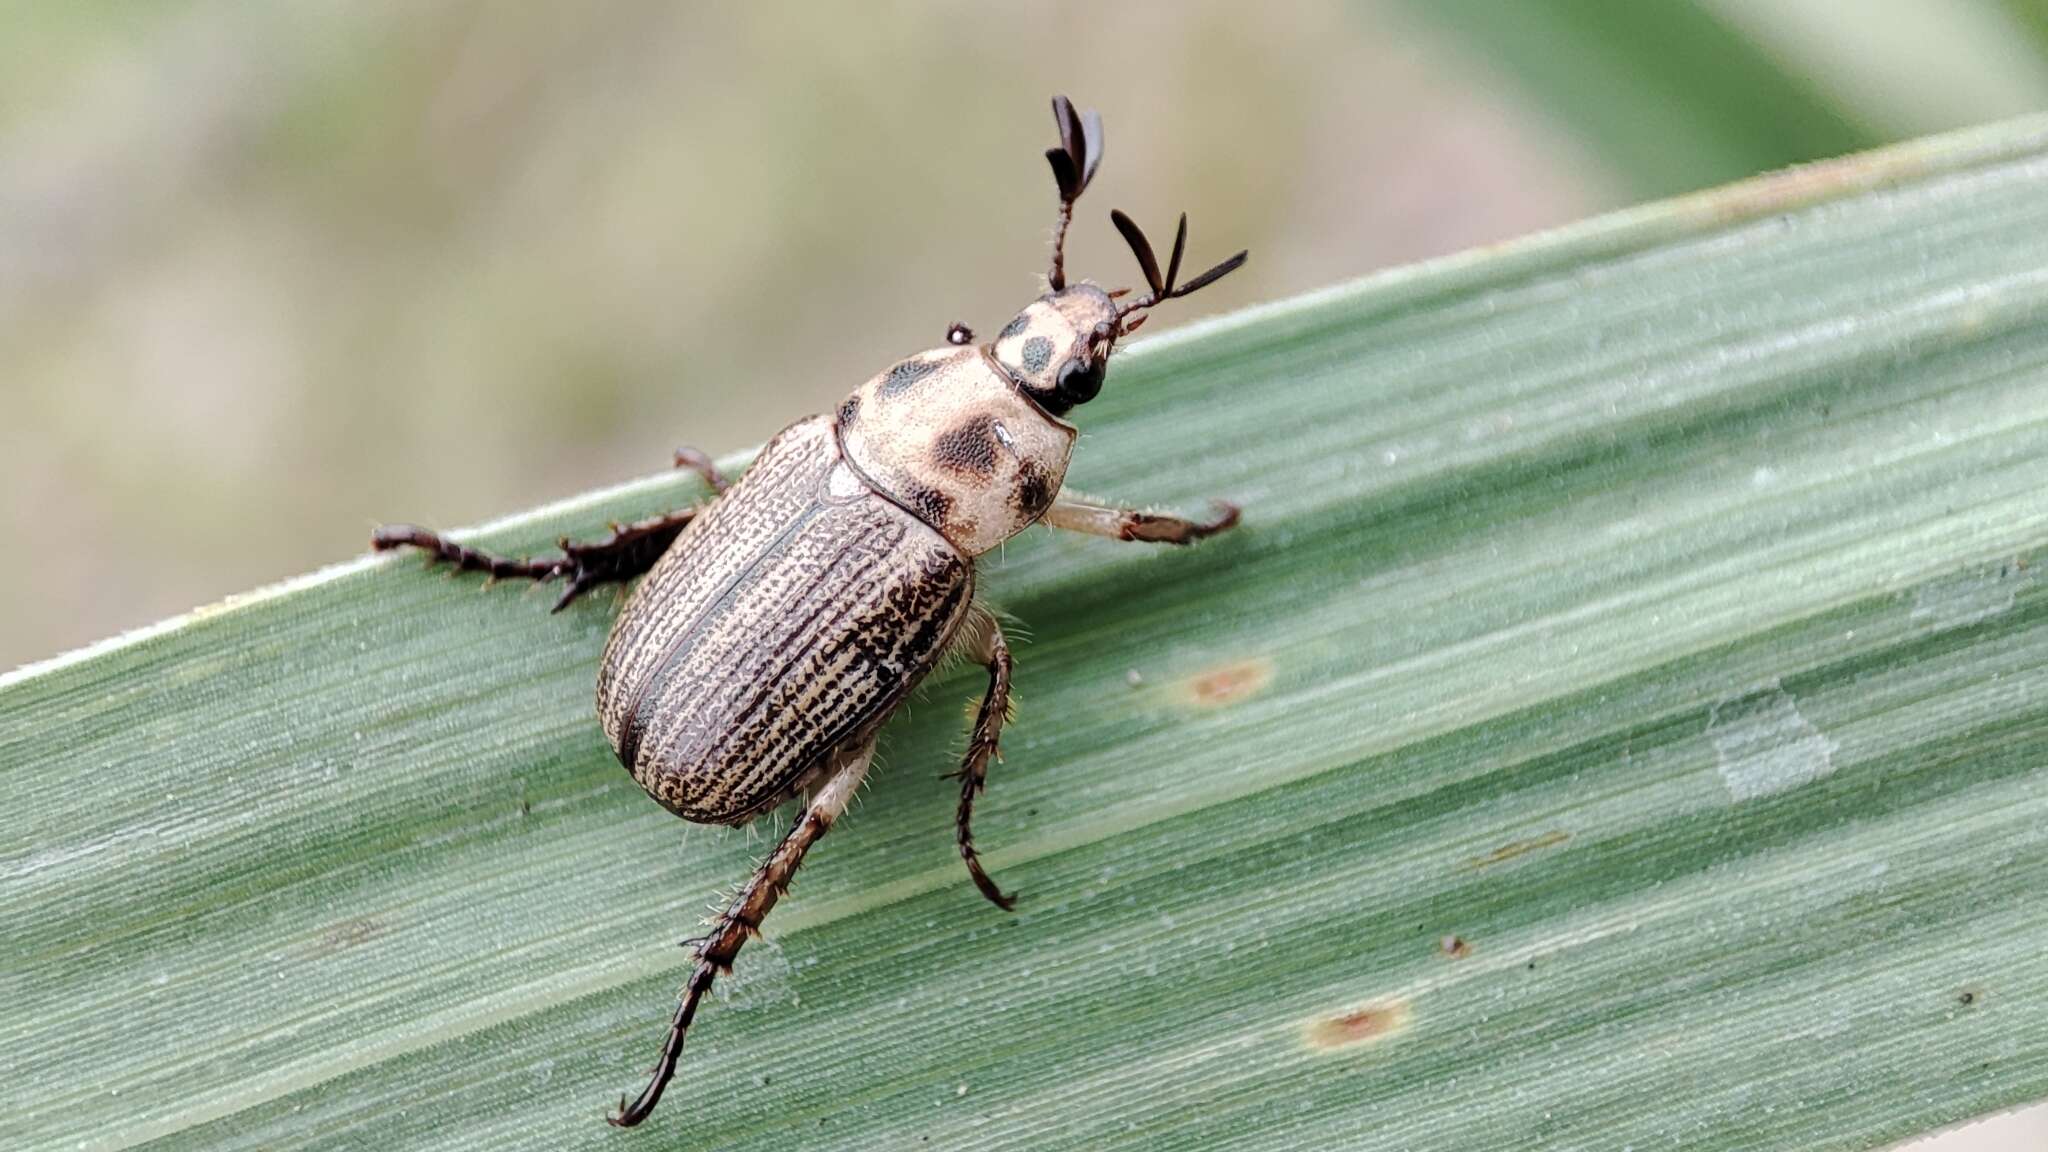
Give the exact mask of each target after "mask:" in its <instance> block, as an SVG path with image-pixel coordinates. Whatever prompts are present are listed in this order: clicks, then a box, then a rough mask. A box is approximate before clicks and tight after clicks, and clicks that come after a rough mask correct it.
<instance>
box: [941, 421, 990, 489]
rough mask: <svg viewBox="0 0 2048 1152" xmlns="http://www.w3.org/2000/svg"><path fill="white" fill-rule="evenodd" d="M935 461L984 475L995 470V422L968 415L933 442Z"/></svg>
mask: <svg viewBox="0 0 2048 1152" xmlns="http://www.w3.org/2000/svg"><path fill="white" fill-rule="evenodd" d="M932 453H933V455H934V456H936V457H937V460H938V464H939V466H940V467H941V468H945V469H947V470H949V471H953V472H961V473H965V474H968V475H972V476H987V475H989V474H990V473H992V472H994V471H995V470H996V428H995V421H994V420H993V419H992V418H990V417H988V416H970V417H968V418H967V419H965V420H962V421H961V422H960V423H958V424H955V425H954V426H953V427H951V428H948V429H946V430H945V431H944V432H941V433H939V434H938V436H937V437H936V438H935V439H933V441H932Z"/></svg>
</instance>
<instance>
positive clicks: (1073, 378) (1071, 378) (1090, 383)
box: [1057, 357, 1105, 405]
mask: <svg viewBox="0 0 2048 1152" xmlns="http://www.w3.org/2000/svg"><path fill="white" fill-rule="evenodd" d="M1104 367H1105V365H1104V363H1103V362H1102V361H1100V360H1092V361H1085V360H1082V359H1080V358H1079V357H1076V358H1074V359H1072V360H1069V361H1067V362H1066V363H1065V364H1062V365H1061V366H1060V379H1059V384H1058V385H1057V387H1058V389H1059V394H1060V398H1061V399H1063V400H1065V401H1066V402H1067V403H1068V404H1069V405H1073V404H1086V403H1087V402H1088V401H1090V400H1093V399H1095V394H1096V393H1097V392H1100V391H1102V369H1103V368H1104Z"/></svg>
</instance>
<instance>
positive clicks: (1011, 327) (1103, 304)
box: [991, 96, 1245, 416]
mask: <svg viewBox="0 0 2048 1152" xmlns="http://www.w3.org/2000/svg"><path fill="white" fill-rule="evenodd" d="M1052 117H1053V120H1054V122H1056V123H1057V124H1058V125H1059V130H1060V144H1059V147H1057V148H1052V149H1049V150H1048V151H1047V152H1046V154H1045V159H1046V161H1047V162H1048V163H1049V164H1051V165H1052V175H1053V182H1054V183H1055V184H1057V185H1058V186H1059V192H1060V214H1059V220H1058V223H1057V224H1055V226H1054V228H1053V240H1052V270H1051V271H1050V272H1048V273H1047V274H1046V278H1045V279H1046V284H1047V286H1048V287H1049V288H1051V291H1049V292H1047V293H1046V294H1045V295H1044V296H1041V297H1039V298H1038V299H1037V300H1035V301H1033V302H1032V303H1031V305H1030V307H1028V308H1026V309H1024V311H1022V312H1019V313H1018V314H1017V318H1016V319H1015V320H1012V321H1010V322H1009V324H1007V325H1005V326H1004V328H1003V330H1002V332H1001V333H1000V334H999V335H997V337H996V342H995V344H994V345H993V346H991V351H992V352H993V353H994V355H995V358H996V361H997V363H999V364H1001V365H1002V366H1003V369H1004V371H1006V372H1008V373H1009V375H1010V378H1011V379H1012V380H1014V381H1016V383H1017V386H1018V387H1019V388H1021V389H1023V391H1024V393H1025V394H1026V395H1028V396H1030V397H1031V399H1032V400H1034V401H1036V402H1037V404H1038V406H1039V407H1040V408H1043V409H1044V410H1045V411H1046V412H1048V413H1050V414H1052V415H1053V416H1064V415H1066V413H1067V412H1068V411H1070V410H1072V408H1073V407H1074V405H1076V404H1085V403H1087V402H1088V401H1090V400H1093V399H1094V398H1095V394H1096V393H1097V392H1100V391H1102V375H1103V372H1104V371H1105V370H1106V369H1107V368H1108V367H1109V354H1110V351H1111V350H1112V348H1114V346H1115V344H1116V341H1117V338H1118V337H1120V336H1128V335H1130V334H1131V333H1132V332H1135V331H1137V330H1138V325H1140V324H1143V323H1144V322H1145V316H1144V312H1145V310H1146V309H1148V308H1151V307H1153V306H1154V305H1156V304H1162V303H1164V302H1166V301H1168V300H1173V299H1176V298H1178V297H1181V296H1185V295H1187V294H1188V293H1190V292H1193V291H1195V290H1196V289H1198V288H1201V287H1203V286H1205V285H1208V284H1212V283H1214V282H1216V281H1217V280H1220V279H1222V278H1223V277H1225V276H1227V275H1229V274H1230V273H1232V272H1235V271H1237V269H1238V267H1239V266H1240V265H1242V264H1243V263H1244V260H1245V253H1243V252H1239V253H1238V254H1237V255H1235V256H1232V257H1231V258H1230V259H1228V260H1225V261H1224V262H1223V263H1221V264H1218V265H1217V266H1215V267H1214V268H1211V269H1209V270H1208V271H1207V272H1204V273H1202V274H1201V275H1199V276H1196V277H1195V278H1194V279H1192V280H1189V281H1188V282H1187V283H1185V284H1179V283H1177V281H1178V280H1179V279H1180V258H1181V255H1182V254H1183V253H1184V252H1186V250H1187V243H1188V218H1187V216H1186V215H1185V214H1183V215H1182V216H1181V218H1180V229H1179V231H1178V232H1176V233H1175V235H1174V238H1173V256H1172V258H1171V259H1170V260H1169V261H1168V262H1167V266H1166V274H1165V275H1164V276H1162V275H1160V274H1159V260H1158V258H1157V257H1155V256H1154V255H1153V254H1152V244H1151V242H1150V241H1149V240H1147V239H1145V233H1144V232H1143V231H1141V230H1139V228H1138V226H1137V225H1136V224H1134V223H1132V222H1131V218H1130V217H1128V216H1126V215H1124V214H1123V213H1121V212H1111V213H1110V214H1109V218H1110V219H1111V220H1112V221H1114V222H1115V224H1116V228H1117V231H1119V232H1121V233H1123V237H1124V240H1125V242H1126V243H1128V244H1130V246H1131V252H1132V253H1133V254H1134V255H1136V256H1137V258H1138V267H1139V268H1140V270H1142V271H1143V272H1144V273H1145V283H1146V286H1147V287H1148V288H1150V289H1151V291H1150V292H1149V293H1148V294H1147V295H1144V296H1140V297H1138V298H1137V299H1135V300H1129V301H1126V302H1123V303H1122V304H1121V305H1119V303H1118V301H1119V299H1120V298H1121V297H1124V296H1127V295H1129V291H1128V290H1119V291H1116V292H1104V291H1103V290H1102V289H1100V288H1097V287H1096V286H1095V285H1093V284H1085V283H1084V284H1069V283H1067V273H1066V242H1067V224H1068V222H1069V221H1070V220H1071V219H1072V218H1073V214H1074V201H1076V200H1078V199H1080V197H1081V193H1082V192H1084V191H1086V190H1087V188H1088V184H1089V182H1090V181H1091V180H1093V179H1094V178H1095V167H1096V165H1098V164H1100V163H1101V162H1102V120H1101V118H1100V117H1098V116H1096V115H1095V113H1093V112H1077V111H1075V110H1074V105H1073V102H1072V101H1070V100H1068V99H1067V98H1066V97H1065V96H1055V97H1053V98H1052Z"/></svg>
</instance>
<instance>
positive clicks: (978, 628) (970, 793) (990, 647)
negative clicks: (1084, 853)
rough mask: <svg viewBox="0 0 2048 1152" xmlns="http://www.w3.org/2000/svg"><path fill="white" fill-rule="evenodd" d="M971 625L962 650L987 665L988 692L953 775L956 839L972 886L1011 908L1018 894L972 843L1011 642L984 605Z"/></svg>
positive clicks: (997, 730) (1002, 710)
mask: <svg viewBox="0 0 2048 1152" xmlns="http://www.w3.org/2000/svg"><path fill="white" fill-rule="evenodd" d="M968 627H969V628H970V629H971V631H970V632H969V634H968V635H967V636H966V637H965V639H964V641H963V644H962V650H963V651H964V652H966V653H967V654H968V655H969V656H970V657H971V658H972V659H973V660H974V662H975V663H977V664H980V665H982V666H983V667H985V668H987V669H988V691H987V693H985V694H984V695H983V696H982V698H981V707H980V709H979V710H978V711H977V712H976V713H975V717H974V733H973V735H971V736H969V737H968V738H967V754H966V755H965V756H964V757H962V758H961V761H960V769H959V771H957V772H953V773H951V774H950V775H951V776H952V777H953V778H957V779H958V780H959V781H960V806H959V807H958V808H957V809H956V810H955V811H954V816H953V825H954V829H955V837H954V838H955V840H956V842H957V843H958V844H959V846H960V860H961V862H962V863H964V864H966V865H967V874H968V875H969V876H971V877H973V878H974V886H975V887H976V888H978V889H980V890H981V894H982V895H983V896H986V897H988V899H989V901H990V902H991V903H993V904H994V905H995V906H996V907H998V908H1001V909H1002V910H1003V911H1005V912H1007V911H1010V910H1011V909H1013V908H1015V907H1016V906H1017V900H1016V897H1015V896H1013V895H1011V894H1009V893H1007V892H1004V891H1003V890H1002V889H1001V888H999V887H997V886H996V882H995V881H994V880H991V879H989V875H988V872H987V871H986V870H985V869H983V868H982V866H981V855H980V853H978V852H976V851H975V848H974V800H975V797H977V796H979V795H980V794H981V790H982V789H983V788H986V787H987V786H988V764H989V761H990V760H994V759H999V758H1000V757H1001V751H1000V748H999V744H1000V742H1001V740H1002V735H1003V722H1004V721H1006V720H1008V719H1009V718H1010V645H1009V643H1008V642H1007V641H1005V640H1004V639H1003V629H1002V626H1001V625H999V624H998V623H997V622H996V618H995V617H994V616H993V615H991V614H990V613H989V611H988V610H987V609H985V608H981V607H976V608H975V609H974V615H973V616H972V617H971V618H970V619H969V620H968Z"/></svg>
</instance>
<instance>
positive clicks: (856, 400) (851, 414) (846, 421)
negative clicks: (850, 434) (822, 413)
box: [839, 393, 860, 428]
mask: <svg viewBox="0 0 2048 1152" xmlns="http://www.w3.org/2000/svg"><path fill="white" fill-rule="evenodd" d="M858 419H860V394H859V393H855V394H854V395H852V396H848V397H847V398H846V403H844V404H841V405H840V406H839V426H840V427H841V428H851V427H853V422H854V421H855V420H858Z"/></svg>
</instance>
